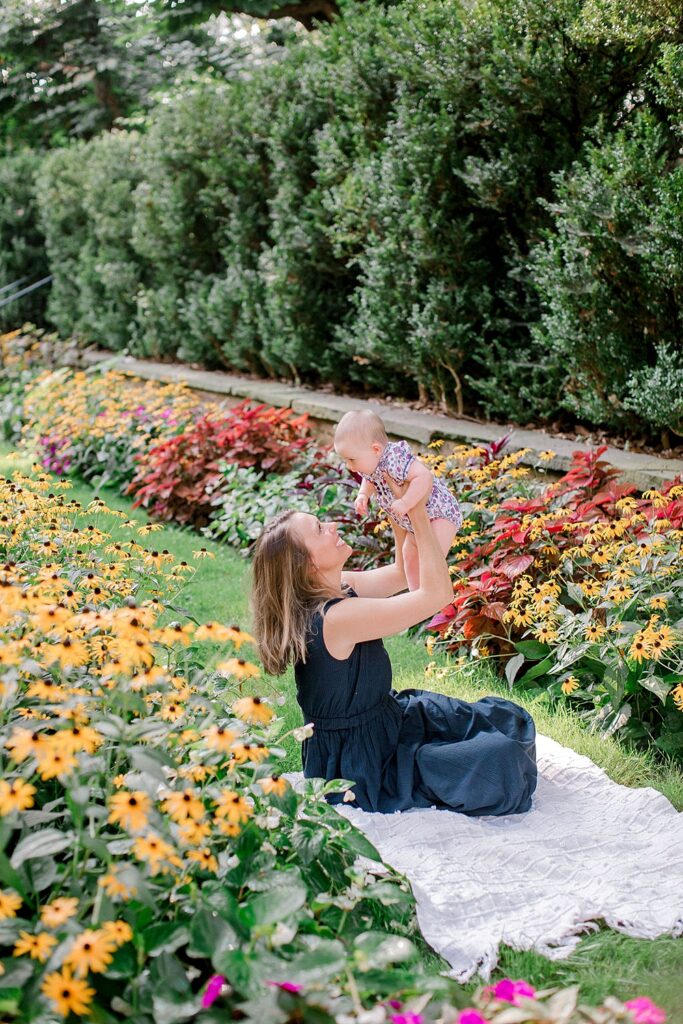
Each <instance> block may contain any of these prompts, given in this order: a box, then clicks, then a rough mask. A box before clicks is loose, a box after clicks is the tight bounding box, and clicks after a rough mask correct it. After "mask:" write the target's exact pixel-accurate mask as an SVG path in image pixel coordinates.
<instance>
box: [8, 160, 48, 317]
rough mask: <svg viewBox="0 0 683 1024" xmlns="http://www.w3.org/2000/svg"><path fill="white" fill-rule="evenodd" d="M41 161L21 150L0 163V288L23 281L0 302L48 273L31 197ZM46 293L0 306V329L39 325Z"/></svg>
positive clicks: (41, 291)
mask: <svg viewBox="0 0 683 1024" xmlns="http://www.w3.org/2000/svg"><path fill="white" fill-rule="evenodd" d="M41 159H42V154H40V153H37V152H34V151H33V150H31V149H25V150H21V151H19V152H18V153H15V154H13V155H12V156H8V157H5V159H3V160H0V286H1V287H6V286H8V285H12V284H15V283H16V282H19V281H21V280H22V279H23V278H26V280H25V281H24V283H23V284H17V285H16V287H15V288H7V290H6V291H4V292H2V293H0V300H2V299H7V298H9V297H10V295H13V294H16V292H17V291H19V290H20V289H21V288H24V287H27V286H28V285H30V284H32V283H35V282H37V281H39V280H41V279H42V278H44V277H47V276H48V274H49V273H50V268H49V264H48V259H47V253H46V252H45V238H44V236H43V232H42V230H41V227H40V225H39V223H38V208H37V205H36V196H35V179H36V174H37V172H38V169H39V167H40V162H41ZM48 294H49V291H48V288H47V286H43V287H41V288H36V289H35V290H34V291H32V292H29V294H28V295H25V296H23V297H22V298H20V299H15V300H14V301H13V302H8V303H7V304H6V305H4V306H2V307H0V330H4V331H7V330H11V329H12V328H13V327H17V326H20V325H21V324H22V323H23V322H24V321H27V320H31V321H33V322H34V323H40V322H41V321H42V320H43V318H44V316H45V306H46V302H47V296H48Z"/></svg>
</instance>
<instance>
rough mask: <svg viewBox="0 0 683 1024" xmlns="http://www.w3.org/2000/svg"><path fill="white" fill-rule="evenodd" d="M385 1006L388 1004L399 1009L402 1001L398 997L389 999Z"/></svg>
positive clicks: (393, 1008) (394, 1008)
mask: <svg viewBox="0 0 683 1024" xmlns="http://www.w3.org/2000/svg"><path fill="white" fill-rule="evenodd" d="M387 1006H390V1007H391V1009H392V1010H400V1009H401V1007H402V1006H403V1003H402V1002H401V1000H400V999H390V1000H389V1001H388V1002H387Z"/></svg>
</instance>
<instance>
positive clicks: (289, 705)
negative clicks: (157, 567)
mask: <svg viewBox="0 0 683 1024" xmlns="http://www.w3.org/2000/svg"><path fill="white" fill-rule="evenodd" d="M9 455H10V449H9V448H8V447H7V446H6V445H2V444H0V474H2V475H9V473H10V472H11V471H12V469H13V468H21V469H22V470H23V471H25V472H28V471H30V462H29V461H27V460H24V461H23V462H19V463H18V462H16V461H14V460H13V459H8V456H9ZM67 493H68V496H69V497H70V498H75V499H76V500H78V501H80V502H81V503H82V504H83V505H87V504H88V503H89V502H90V501H91V499H92V498H93V497H94V496H95V491H94V490H93V488H92V487H89V486H88V485H85V484H82V483H75V484H74V486H73V488H72V489H71V491H69V492H67ZM99 493H100V495H101V497H102V498H103V499H104V501H106V502H107V504H108V505H110V507H112V508H116V509H120V510H125V511H126V512H127V513H128V514H129V515H130V516H131V518H134V519H137V520H139V521H140V522H141V523H142V522H145V521H146V516H145V515H144V513H142V512H140V511H133V510H132V509H131V503H130V502H129V501H128V500H126V499H125V498H122V497H120V496H119V495H117V494H114V493H113V492H111V491H109V490H106V489H105V490H102V491H101V492H99ZM96 521H97V525H98V526H100V528H102V529H106V530H107V531H108V532H110V533H111V534H112V536H113V537H115V538H118V537H123V538H125V537H127V536H129V535H130V534H129V532H128V531H125V530H123V529H122V527H121V524H120V520H118V519H116V518H114V517H112V516H106V515H104V514H100V515H99V516H98V517H97V520H96ZM152 536H153V538H154V546H155V547H158V548H168V550H169V551H170V552H172V554H173V555H174V556H175V557H176V558H177V559H178V560H182V559H185V560H186V561H188V562H190V563H191V564H194V565H196V566H197V573H196V575H195V576H194V578H193V579H191V580H190V581H189V582H188V583H187V585H186V586H185V587H184V588H183V590H182V591H181V592H180V593H179V594H178V595H176V597H175V598H174V600H173V602H172V605H173V607H172V608H169V610H168V611H167V613H166V615H167V617H168V618H173V617H176V616H177V615H178V614H179V610H180V609H183V610H185V611H186V612H187V613H189V614H191V615H192V616H193V617H195V618H196V619H198V620H199V621H209V620H211V619H215V620H218V621H221V622H224V623H227V624H232V623H239V624H240V625H242V626H243V627H244V628H246V629H248V628H249V614H248V590H249V564H248V562H247V560H246V559H245V558H243V557H242V556H241V555H240V554H238V553H237V552H236V551H234V550H232V549H230V548H228V547H225V546H221V545H219V544H216V543H213V542H210V541H207V540H205V539H204V538H200V537H198V535H197V534H196V533H194V532H192V531H190V530H187V529H184V528H179V527H175V526H166V527H164V529H163V531H160V532H158V533H155V534H153V535H152ZM200 547H205V548H206V549H207V550H208V551H209V552H210V553H211V554H213V555H214V556H215V557H214V558H213V559H206V560H202V561H199V562H196V561H195V560H194V559H193V552H194V551H196V550H197V549H198V548H200ZM386 647H387V650H388V652H389V655H390V657H391V660H392V664H393V666H394V685H395V686H396V688H397V689H403V688H405V687H409V686H413V687H425V688H429V689H438V690H440V691H442V692H444V693H447V694H449V695H452V696H456V697H460V698H463V699H465V700H477V699H478V698H480V697H482V696H484V695H485V694H486V693H501V694H503V695H505V696H510V691H509V690H508V688H507V686H506V685H505V684H501V682H500V681H499V680H498V679H497V678H496V677H495V676H493V675H492V673H491V672H490V671H489V670H488V668H487V666H486V665H481V666H479V665H475V666H473V667H472V668H468V669H466V670H465V671H461V672H456V671H452V672H450V673H449V675H448V676H447V677H446V678H443V679H435V678H425V669H426V668H427V666H428V665H429V663H430V662H431V661H435V662H436V663H437V666H444V665H446V664H447V662H446V660H445V659H444V658H440V657H438V656H436V657H433V658H431V657H430V656H429V655H428V654H427V652H426V650H425V649H424V647H423V645H422V644H421V643H419V642H417V643H416V642H415V641H414V640H411V639H409V638H408V637H406V636H396V637H392V638H390V639H389V640H388V641H387V642H386ZM266 682H267V684H268V686H269V687H270V689H271V694H270V695H271V696H272V697H273V698H274V699H275V700H277V701H278V703H280V702H281V707H280V708H279V712H280V714H281V715H282V717H283V718H284V720H285V722H286V724H287V727H288V728H289V727H291V726H293V725H297V724H300V722H301V714H300V712H299V708H298V705H297V703H296V697H295V686H294V679H293V674H292V672H291V670H290V671H288V672H287V674H286V675H285V676H283V677H282V678H281V679H277V680H276V679H267V680H266ZM260 690H261V692H263V687H262V686H261V688H260ZM514 699H515V700H516V701H517V702H518V703H519V704H522V705H523V706H524V707H527V708H528V709H529V710H530V711H531V713H532V714H533V716H534V719H535V721H536V724H537V727H538V731H539V732H540V733H542V734H544V735H546V736H550V737H552V738H553V739H555V740H557V741H558V742H559V743H562V744H564V745H565V746H568V747H571V748H572V749H573V750H576V751H577V752H579V753H581V754H585V755H587V756H588V757H590V758H591V760H593V761H594V762H595V763H596V764H598V765H599V766H600V767H601V768H603V769H604V770H605V771H606V773H607V774H608V775H609V777H610V778H612V779H613V780H614V781H615V782H618V783H620V784H622V785H627V786H651V787H653V788H654V789H657V790H659V791H660V792H662V793H664V795H665V796H667V797H668V798H669V800H671V802H672V803H673V804H674V806H676V807H677V808H678V809H679V810H680V809H683V775H682V774H681V771H680V769H678V768H677V767H676V766H675V765H674V764H673V763H672V762H664V763H662V762H659V761H656V760H655V759H654V757H653V756H652V755H650V754H648V753H642V752H638V751H628V750H625V749H624V748H623V747H622V746H620V745H619V744H618V743H617V742H616V740H614V739H602V738H600V737H599V736H596V735H593V734H591V733H589V732H587V731H586V730H585V729H584V728H583V727H582V725H581V723H580V722H579V721H578V720H577V718H576V717H575V716H573V715H572V713H571V712H569V711H568V710H567V709H565V708H563V707H552V706H551V705H550V703H549V701H548V699H547V697H546V696H545V695H543V696H542V697H540V698H535V699H531V700H530V699H528V698H525V697H524V695H522V694H518V693H517V692H515V693H514ZM285 769H286V770H289V771H298V770H300V769H301V762H300V756H299V750H298V745H297V744H295V743H290V744H289V745H288V747H287V762H286V766H285ZM422 953H423V960H424V962H425V966H426V967H427V968H428V969H429V970H433V971H434V972H438V971H441V970H444V969H446V966H447V965H445V964H444V962H443V961H442V960H441V959H440V957H438V956H436V955H435V954H434V953H433V952H432V951H431V950H430V949H429V947H427V946H426V945H424V947H423V950H422ZM682 975H683V941H681V940H680V939H672V938H660V939H655V940H643V939H631V938H628V937H627V936H625V935H622V934H621V933H619V932H614V931H611V930H609V929H607V928H602V929H601V930H600V931H598V932H596V933H594V934H590V935H587V936H586V937H584V938H583V939H582V940H581V941H580V943H579V944H578V946H577V948H576V950H575V951H574V953H573V954H572V955H571V956H570V957H569V958H568V959H565V960H555V961H551V960H548V959H546V958H545V957H543V956H541V955H539V954H536V953H528V952H517V951H515V950H512V949H510V948H509V947H506V946H503V947H501V951H500V962H499V966H498V969H497V970H496V972H495V974H494V979H495V978H499V977H506V976H507V977H513V978H526V979H527V980H528V981H530V982H531V983H532V984H534V985H536V986H537V987H538V988H548V987H553V986H557V985H570V984H578V985H580V987H581V997H582V1000H583V1001H585V1002H586V1003H591V1002H594V1003H599V1002H600V1001H601V1000H603V999H604V998H605V997H606V996H607V995H615V996H618V997H621V998H633V997H634V996H637V995H648V996H650V998H652V999H654V1000H655V1001H656V1002H657V1003H659V1005H661V1006H663V1007H664V1008H665V1009H666V1010H667V1012H668V1014H669V1018H668V1019H669V1024H683V998H682V997H681V986H680V978H681V976H682ZM476 984H477V983H476V982H473V983H471V984H469V985H468V986H467V989H472V988H474V987H476Z"/></svg>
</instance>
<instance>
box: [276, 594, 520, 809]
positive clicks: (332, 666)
mask: <svg viewBox="0 0 683 1024" xmlns="http://www.w3.org/2000/svg"><path fill="white" fill-rule="evenodd" d="M356 596H357V595H356V594H355V592H354V591H352V590H349V591H348V597H356ZM347 599H348V598H347ZM342 600H345V598H341V597H337V598H333V599H332V600H330V601H328V602H327V604H326V605H325V607H324V610H323V614H324V612H326V611H327V609H328V608H329V607H331V605H333V604H336V602H337V601H342ZM322 624H323V620H322V615H321V614H320V613H316V614H315V615H314V617H313V620H312V623H311V629H310V631H309V640H308V645H307V660H306V663H305V664H304V663H303V662H297V664H296V665H295V666H294V674H295V678H296V684H297V700H298V702H299V705H300V707H301V710H302V711H303V715H304V722H312V723H313V725H314V732H313V735H312V736H311V737H310V738H309V739H307V740H304V743H303V747H302V757H303V766H304V775H305V776H306V777H307V778H323V779H327V780H328V781H329V780H330V779H348V780H349V781H351V782H353V792H354V793H355V795H356V801H355V804H356V806H358V807H361V808H362V809H363V810H364V811H381V812H384V813H388V812H391V811H402V810H406V809H407V808H409V807H432V806H437V807H444V808H448V809H450V810H453V811H459V812H460V813H461V814H469V815H472V816H476V815H482V814H518V813H520V812H522V811H528V810H529V808H530V806H531V796H532V794H533V792H534V790H535V788H536V748H535V735H536V730H535V727H534V722H533V719H532V717H531V715H530V714H529V713H528V712H527V711H525V710H524V709H523V708H521V707H519V705H517V704H514V703H513V702H512V701H509V700H505V699H504V698H503V697H493V696H492V697H484V698H483V699H482V700H478V701H476V702H475V703H472V704H471V703H469V702H468V701H465V700H459V699H458V698H456V697H447V696H445V694H442V693H431V692H430V691H429V690H414V689H408V690H401V691H400V692H397V691H396V690H393V689H392V688H391V662H390V661H389V655H388V654H387V652H386V650H385V648H384V644H383V643H382V641H381V640H367V641H363V642H361V643H357V644H356V646H355V647H354V649H353V651H352V652H351V654H350V655H349V657H348V658H345V659H339V658H334V657H333V656H332V655H331V654H330V653H329V651H328V650H327V648H326V647H325V644H324V642H323V628H322ZM341 799H342V796H341V794H338V795H333V796H331V797H330V802H339V801H340V800H341Z"/></svg>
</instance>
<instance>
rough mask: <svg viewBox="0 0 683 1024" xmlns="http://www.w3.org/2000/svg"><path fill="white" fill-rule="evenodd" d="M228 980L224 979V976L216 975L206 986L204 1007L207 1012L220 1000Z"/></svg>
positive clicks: (203, 999) (203, 1000) (203, 998)
mask: <svg viewBox="0 0 683 1024" xmlns="http://www.w3.org/2000/svg"><path fill="white" fill-rule="evenodd" d="M226 981H227V978H224V977H223V975H222V974H214V975H212V977H210V978H209V982H208V984H207V986H206V990H205V992H204V995H203V996H202V1006H203V1008H204V1009H205V1010H208V1008H209V1007H210V1006H213V1004H214V1003H215V1002H216V1000H217V999H218V997H219V995H220V994H221V992H222V991H223V986H224V985H225V983H226Z"/></svg>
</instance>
